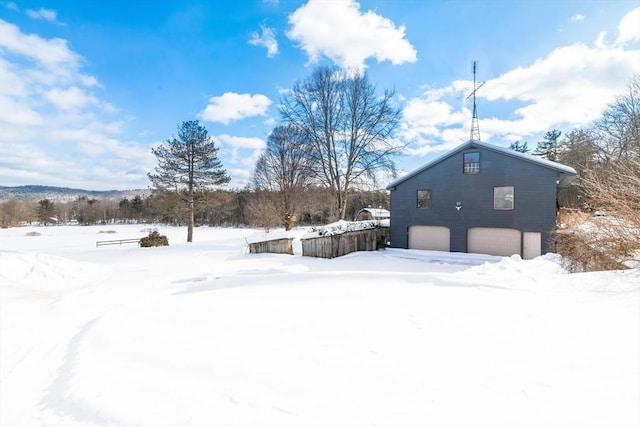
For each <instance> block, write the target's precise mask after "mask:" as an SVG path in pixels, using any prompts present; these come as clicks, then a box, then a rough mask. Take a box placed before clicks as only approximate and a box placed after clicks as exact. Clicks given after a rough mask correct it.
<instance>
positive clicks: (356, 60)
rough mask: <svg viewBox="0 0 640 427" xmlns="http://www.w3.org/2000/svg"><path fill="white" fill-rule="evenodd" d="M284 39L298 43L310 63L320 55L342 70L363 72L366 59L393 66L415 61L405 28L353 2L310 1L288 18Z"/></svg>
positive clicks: (351, 0) (414, 51)
mask: <svg viewBox="0 0 640 427" xmlns="http://www.w3.org/2000/svg"><path fill="white" fill-rule="evenodd" d="M289 24H290V25H291V28H290V30H289V31H288V32H287V37H289V38H290V39H291V40H293V41H295V42H297V43H299V46H300V47H301V48H302V49H303V50H304V51H305V52H306V53H307V55H308V56H309V59H310V61H311V62H317V61H318V60H319V59H320V57H321V56H325V57H327V58H329V59H331V60H332V61H333V62H335V63H336V64H338V65H340V66H342V67H344V68H354V69H363V68H365V67H366V65H365V61H366V60H367V59H368V58H375V59H376V60H377V61H378V62H382V61H390V62H391V63H392V64H394V65H399V64H403V63H405V62H415V61H417V54H416V50H415V48H414V47H413V46H412V45H411V43H409V42H408V41H407V40H406V38H405V28H404V26H399V27H396V25H395V24H394V23H393V22H392V21H391V20H389V19H387V18H384V17H382V16H380V15H377V14H375V13H374V12H372V11H368V12H366V13H361V12H360V5H359V4H358V3H357V2H355V1H354V0H347V1H322V0H309V2H308V3H307V4H305V5H304V6H301V7H300V8H298V9H297V10H296V11H295V12H293V13H292V14H291V15H289Z"/></svg>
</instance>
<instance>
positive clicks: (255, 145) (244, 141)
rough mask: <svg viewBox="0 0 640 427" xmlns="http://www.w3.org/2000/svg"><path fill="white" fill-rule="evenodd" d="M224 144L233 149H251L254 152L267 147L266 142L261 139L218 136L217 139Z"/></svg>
mask: <svg viewBox="0 0 640 427" xmlns="http://www.w3.org/2000/svg"><path fill="white" fill-rule="evenodd" d="M216 139H217V140H219V141H220V142H221V143H222V144H224V145H226V146H230V147H233V148H250V149H253V150H262V149H264V148H265V147H266V145H267V144H266V142H265V141H264V140H263V139H260V138H245V137H241V136H233V135H224V134H223V135H218V136H217V137H216Z"/></svg>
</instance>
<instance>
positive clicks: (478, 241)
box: [467, 227, 521, 256]
mask: <svg viewBox="0 0 640 427" xmlns="http://www.w3.org/2000/svg"><path fill="white" fill-rule="evenodd" d="M520 239H521V235H520V231H518V230H515V229H513V228H490V227H474V228H470V229H469V231H468V232H467V252H471V253H477V254H489V255H499V256H510V255H513V254H518V255H520Z"/></svg>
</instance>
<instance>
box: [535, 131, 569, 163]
mask: <svg viewBox="0 0 640 427" xmlns="http://www.w3.org/2000/svg"><path fill="white" fill-rule="evenodd" d="M561 133H562V132H560V131H559V130H556V129H554V130H550V131H549V132H547V133H546V134H545V135H544V141H540V142H538V147H537V148H536V151H534V152H533V154H535V155H536V156H540V157H542V158H544V159H547V160H552V161H556V159H557V158H558V144H559V141H558V138H560V134H561Z"/></svg>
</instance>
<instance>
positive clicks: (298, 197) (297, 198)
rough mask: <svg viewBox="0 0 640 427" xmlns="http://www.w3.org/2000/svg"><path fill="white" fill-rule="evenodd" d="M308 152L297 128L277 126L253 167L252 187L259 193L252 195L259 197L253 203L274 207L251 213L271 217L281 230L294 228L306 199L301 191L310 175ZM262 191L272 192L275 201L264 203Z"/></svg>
mask: <svg viewBox="0 0 640 427" xmlns="http://www.w3.org/2000/svg"><path fill="white" fill-rule="evenodd" d="M309 148H310V147H309V146H308V145H306V144H305V143H304V134H303V133H302V132H301V131H300V129H299V128H298V127H296V126H294V125H286V124H285V125H280V126H277V127H276V128H274V129H273V131H272V132H271V134H270V135H269V137H268V138H267V148H266V150H265V152H264V153H263V154H262V155H261V156H260V158H259V159H258V161H257V163H256V167H255V171H254V174H253V186H254V188H255V189H256V190H263V191H262V192H261V193H260V194H256V195H258V196H259V197H257V199H256V200H255V201H254V203H258V204H260V203H273V204H275V206H274V209H272V210H265V209H266V207H260V206H254V207H253V208H252V210H253V211H254V212H260V214H262V215H266V214H269V215H275V216H276V218H277V222H278V223H280V224H282V225H283V226H284V228H285V230H290V229H291V228H292V227H293V226H294V225H295V221H296V218H297V215H298V214H299V213H300V209H301V208H302V207H303V206H304V204H305V201H306V199H307V197H306V195H307V193H306V191H305V189H306V188H307V186H308V185H309V184H310V182H311V180H312V178H313V175H314V169H313V161H312V157H311V156H310V150H309ZM264 191H267V192H274V193H275V199H276V200H267V199H266V197H267V195H266V194H265V192H264ZM269 198H271V199H273V198H274V197H269ZM265 220H266V218H265ZM269 222H270V221H269Z"/></svg>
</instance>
